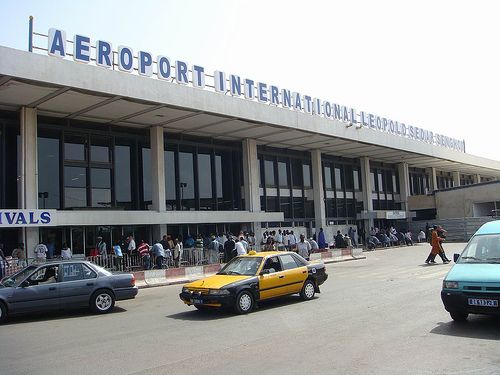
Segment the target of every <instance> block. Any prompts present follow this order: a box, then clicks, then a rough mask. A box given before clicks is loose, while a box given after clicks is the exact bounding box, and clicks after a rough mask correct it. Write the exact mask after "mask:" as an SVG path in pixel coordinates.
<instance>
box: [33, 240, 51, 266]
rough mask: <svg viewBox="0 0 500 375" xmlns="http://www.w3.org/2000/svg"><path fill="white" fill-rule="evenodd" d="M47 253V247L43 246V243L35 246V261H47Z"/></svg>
mask: <svg viewBox="0 0 500 375" xmlns="http://www.w3.org/2000/svg"><path fill="white" fill-rule="evenodd" d="M47 251H48V250H47V246H45V245H44V244H43V243H40V244H38V245H36V247H35V260H36V261H37V262H45V259H47Z"/></svg>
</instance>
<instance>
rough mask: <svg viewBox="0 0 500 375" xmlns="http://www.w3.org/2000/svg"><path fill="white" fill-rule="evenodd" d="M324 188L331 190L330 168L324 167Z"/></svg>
mask: <svg viewBox="0 0 500 375" xmlns="http://www.w3.org/2000/svg"><path fill="white" fill-rule="evenodd" d="M324 170H325V188H327V189H329V190H331V189H332V171H331V169H330V167H325V168H324Z"/></svg>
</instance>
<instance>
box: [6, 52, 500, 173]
mask: <svg viewBox="0 0 500 375" xmlns="http://www.w3.org/2000/svg"><path fill="white" fill-rule="evenodd" d="M22 107H31V108H37V111H38V114H39V115H41V116H51V117H57V118H66V119H75V120H83V121H92V122H96V123H102V124H107V125H116V126H122V127H129V128H149V127H154V126H161V127H163V128H164V130H165V132H174V133H182V134H186V135H193V136H202V137H211V138H214V139H219V140H227V141H240V140H243V139H246V138H253V139H256V140H257V143H258V144H260V145H267V146H270V147H277V148H284V149H293V150H298V151H309V150H314V149H319V150H321V152H322V153H324V154H327V155H336V156H342V157H346V158H358V157H368V158H370V159H371V160H374V161H377V162H382V163H391V164H394V163H401V162H406V163H408V165H409V166H410V167H418V168H430V167H434V168H436V169H437V170H441V171H447V172H453V171H459V172H460V173H464V174H480V175H482V176H485V177H494V178H500V162H499V161H496V160H491V159H486V158H482V157H478V156H474V155H470V154H466V153H462V152H458V151H454V150H451V149H447V148H444V147H439V146H435V145H431V144H428V143H424V142H419V141H415V140H411V139H408V138H404V137H400V136H397V135H393V134H389V133H384V132H380V131H376V130H372V129H369V128H366V127H361V128H358V127H356V126H347V125H346V124H345V123H342V122H340V121H335V120H330V119H325V118H322V117H319V116H311V115H309V114H306V113H301V112H296V111H292V110H288V109H284V108H278V107H275V106H271V105H265V104H262V103H258V102H254V101H249V100H244V99H241V98H236V97H232V96H230V95H223V94H219V93H215V92H210V91H208V90H201V89H197V88H194V87H189V86H184V85H179V84H175V83H171V82H168V81H161V80H158V79H153V78H146V77H141V76H138V75H134V74H129V73H125V72H120V71H115V70H109V69H105V68H102V67H97V66H92V65H86V64H81V63H77V62H73V61H68V60H63V59H58V58H54V57H49V56H45V55H41V54H36V53H30V52H24V51H19V50H15V49H11V48H7V47H2V46H0V109H5V110H14V111H17V110H19V109H20V108H22Z"/></svg>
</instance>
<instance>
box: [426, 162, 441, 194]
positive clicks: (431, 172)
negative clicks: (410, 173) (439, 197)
mask: <svg viewBox="0 0 500 375" xmlns="http://www.w3.org/2000/svg"><path fill="white" fill-rule="evenodd" d="M426 172H427V174H428V176H429V193H432V192H433V191H435V190H438V184H437V171H436V168H434V167H431V168H427V170H426Z"/></svg>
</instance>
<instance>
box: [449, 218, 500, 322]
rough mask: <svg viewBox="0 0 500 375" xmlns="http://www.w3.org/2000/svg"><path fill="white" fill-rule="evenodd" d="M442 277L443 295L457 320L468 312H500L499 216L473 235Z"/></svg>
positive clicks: (493, 313) (498, 313)
mask: <svg viewBox="0 0 500 375" xmlns="http://www.w3.org/2000/svg"><path fill="white" fill-rule="evenodd" d="M454 260H455V263H456V264H455V265H454V266H453V267H452V268H451V270H450V271H449V272H448V274H447V275H446V277H445V278H444V280H443V288H442V290H441V299H442V301H443V304H444V307H445V309H446V311H448V312H449V313H450V315H451V317H452V318H453V320H455V321H465V320H466V319H467V317H468V316H469V314H486V315H500V307H499V301H500V220H496V221H491V222H489V223H486V224H484V225H483V226H481V228H479V229H478V230H477V232H476V233H475V234H474V235H473V236H472V238H471V239H470V241H469V243H468V244H467V246H466V247H465V249H464V251H463V252H462V254H455V255H454Z"/></svg>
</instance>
